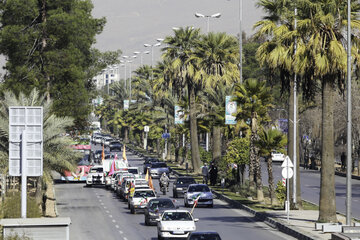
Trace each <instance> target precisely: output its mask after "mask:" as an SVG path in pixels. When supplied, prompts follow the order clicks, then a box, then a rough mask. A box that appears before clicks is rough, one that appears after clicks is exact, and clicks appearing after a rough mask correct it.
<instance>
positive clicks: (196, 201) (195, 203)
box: [190, 193, 201, 214]
mask: <svg viewBox="0 0 360 240" xmlns="http://www.w3.org/2000/svg"><path fill="white" fill-rule="evenodd" d="M200 196H201V193H200V194H199V195H197V196H195V195H194V196H193V200H194V205H193V208H192V209H191V212H190V214H192V213H193V211H194V208H195V207H196V205H197V203H198V201H199V199H200Z"/></svg>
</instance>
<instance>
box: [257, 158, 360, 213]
mask: <svg viewBox="0 0 360 240" xmlns="http://www.w3.org/2000/svg"><path fill="white" fill-rule="evenodd" d="M281 170H282V168H281V164H280V163H276V164H274V165H273V174H274V181H275V184H276V183H277V181H279V180H281V179H282V176H281ZM262 173H263V174H262V178H263V183H264V184H267V182H268V181H267V180H268V173H267V167H266V163H265V162H263V163H262ZM320 176H321V174H320V171H317V170H309V169H304V168H302V167H300V183H301V197H302V198H303V199H305V200H307V201H310V202H312V203H315V204H319V198H320ZM335 194H336V210H337V211H338V212H341V213H343V214H345V213H346V205H345V204H346V178H345V177H341V176H336V175H335ZM352 215H353V217H355V218H358V219H360V180H356V179H352Z"/></svg>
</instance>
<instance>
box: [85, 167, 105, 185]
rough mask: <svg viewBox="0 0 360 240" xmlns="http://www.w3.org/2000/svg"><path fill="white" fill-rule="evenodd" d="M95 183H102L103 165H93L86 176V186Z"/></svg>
mask: <svg viewBox="0 0 360 240" xmlns="http://www.w3.org/2000/svg"><path fill="white" fill-rule="evenodd" d="M95 184H100V185H103V184H104V171H103V166H102V165H98V166H93V167H92V168H90V171H89V173H88V175H87V177H86V186H87V187H90V186H92V185H95Z"/></svg>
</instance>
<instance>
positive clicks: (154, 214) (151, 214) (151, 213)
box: [149, 212, 157, 216]
mask: <svg viewBox="0 0 360 240" xmlns="http://www.w3.org/2000/svg"><path fill="white" fill-rule="evenodd" d="M149 215H150V216H157V214H156V213H154V212H149Z"/></svg>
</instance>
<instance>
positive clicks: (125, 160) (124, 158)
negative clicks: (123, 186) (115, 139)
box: [122, 145, 129, 166]
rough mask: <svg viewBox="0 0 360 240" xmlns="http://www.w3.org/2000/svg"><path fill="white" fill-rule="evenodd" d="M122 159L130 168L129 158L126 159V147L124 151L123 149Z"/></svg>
mask: <svg viewBox="0 0 360 240" xmlns="http://www.w3.org/2000/svg"><path fill="white" fill-rule="evenodd" d="M122 157H123V160H124V162H125V164H126V166H128V165H129V164H128V160H127V158H126V149H125V145H124V149H123V155H122Z"/></svg>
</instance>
